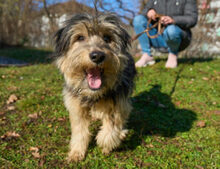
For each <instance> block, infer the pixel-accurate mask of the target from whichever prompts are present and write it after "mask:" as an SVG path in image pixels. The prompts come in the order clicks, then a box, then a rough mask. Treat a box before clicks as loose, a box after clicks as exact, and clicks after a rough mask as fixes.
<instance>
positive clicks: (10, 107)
mask: <svg viewBox="0 0 220 169" xmlns="http://www.w3.org/2000/svg"><path fill="white" fill-rule="evenodd" d="M7 109H8V110H9V111H12V110H15V106H8V107H7Z"/></svg>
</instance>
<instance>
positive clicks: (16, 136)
mask: <svg viewBox="0 0 220 169" xmlns="http://www.w3.org/2000/svg"><path fill="white" fill-rule="evenodd" d="M18 137H20V134H18V133H15V132H14V131H13V132H11V131H8V132H6V133H5V134H4V135H2V136H1V138H2V139H6V138H7V139H11V138H18Z"/></svg>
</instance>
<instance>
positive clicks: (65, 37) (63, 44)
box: [54, 14, 89, 57]
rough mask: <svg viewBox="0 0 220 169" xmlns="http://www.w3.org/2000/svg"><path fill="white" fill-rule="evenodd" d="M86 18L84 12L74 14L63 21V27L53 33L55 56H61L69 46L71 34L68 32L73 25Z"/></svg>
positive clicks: (87, 17)
mask: <svg viewBox="0 0 220 169" xmlns="http://www.w3.org/2000/svg"><path fill="white" fill-rule="evenodd" d="M88 19H89V16H88V15H86V14H76V15H73V16H72V17H71V18H70V19H68V20H67V21H65V22H64V27H63V28H61V29H59V30H58V31H57V32H56V33H55V35H54V41H55V42H54V46H55V56H56V57H59V56H62V54H63V52H65V51H66V50H67V49H68V48H69V45H70V41H71V35H72V34H70V30H71V29H72V28H73V27H74V25H76V24H77V23H79V22H81V21H83V20H88Z"/></svg>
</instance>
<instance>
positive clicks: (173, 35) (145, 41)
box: [133, 15, 182, 56]
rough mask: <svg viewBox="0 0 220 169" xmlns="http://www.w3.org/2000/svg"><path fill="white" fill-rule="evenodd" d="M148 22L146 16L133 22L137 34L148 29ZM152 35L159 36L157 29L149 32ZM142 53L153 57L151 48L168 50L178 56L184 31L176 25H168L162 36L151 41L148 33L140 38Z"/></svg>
mask: <svg viewBox="0 0 220 169" xmlns="http://www.w3.org/2000/svg"><path fill="white" fill-rule="evenodd" d="M147 23H148V20H147V18H146V17H145V16H144V15H138V16H136V17H135V18H134V20H133V26H134V30H135V32H136V34H138V33H141V32H143V31H144V30H145V29H146V28H147ZM149 33H150V35H155V34H157V29H156V28H154V29H152V30H150V31H149ZM138 40H139V42H140V45H141V48H142V52H143V53H148V55H149V56H151V46H153V47H154V48H160V47H164V48H168V51H169V52H170V53H173V54H175V55H177V54H178V50H179V47H180V44H181V40H182V30H181V28H179V27H178V26H176V25H168V26H167V27H166V28H165V30H164V32H163V33H162V35H159V36H158V37H157V38H154V39H151V38H149V37H148V36H147V34H146V33H144V34H143V35H141V36H140V37H139V38H138Z"/></svg>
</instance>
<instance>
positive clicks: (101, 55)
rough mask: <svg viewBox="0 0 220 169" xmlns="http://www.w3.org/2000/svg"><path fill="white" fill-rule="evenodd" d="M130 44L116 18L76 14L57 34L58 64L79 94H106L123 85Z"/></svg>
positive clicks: (56, 52)
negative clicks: (121, 80) (121, 81)
mask: <svg viewBox="0 0 220 169" xmlns="http://www.w3.org/2000/svg"><path fill="white" fill-rule="evenodd" d="M129 42H130V36H129V35H128V33H127V32H126V31H125V29H123V28H122V25H121V22H120V21H119V19H118V18H117V17H116V16H115V15H113V14H102V15H100V16H96V17H93V16H90V15H87V14H83V15H81V14H80V15H75V16H73V17H72V18H71V19H69V20H67V21H66V22H65V26H64V27H63V28H62V29H60V30H59V31H58V32H57V33H56V35H55V55H56V56H57V59H56V64H57V66H58V68H59V69H60V71H61V72H62V73H63V74H64V77H65V81H66V84H67V86H68V87H70V88H72V89H73V90H74V91H77V92H78V94H80V95H91V96H94V95H97V96H98V95H102V94H104V93H105V92H106V91H108V90H109V89H113V88H114V87H115V84H116V83H120V77H121V76H122V75H121V74H122V72H123V70H124V69H125V67H126V65H127V62H128V56H127V50H128V46H129Z"/></svg>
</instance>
